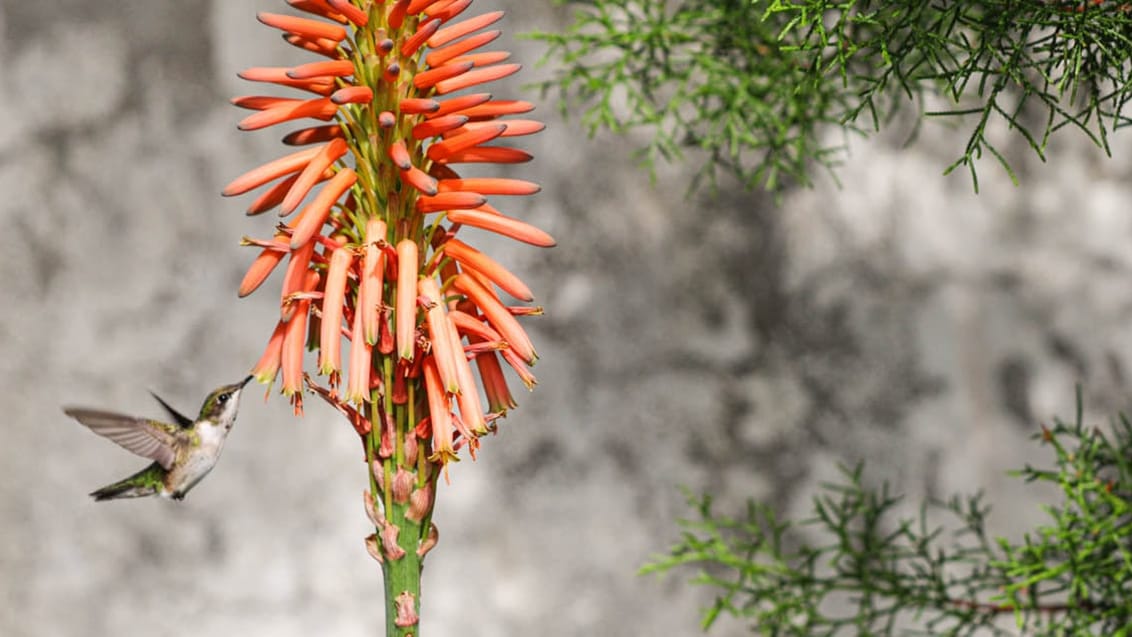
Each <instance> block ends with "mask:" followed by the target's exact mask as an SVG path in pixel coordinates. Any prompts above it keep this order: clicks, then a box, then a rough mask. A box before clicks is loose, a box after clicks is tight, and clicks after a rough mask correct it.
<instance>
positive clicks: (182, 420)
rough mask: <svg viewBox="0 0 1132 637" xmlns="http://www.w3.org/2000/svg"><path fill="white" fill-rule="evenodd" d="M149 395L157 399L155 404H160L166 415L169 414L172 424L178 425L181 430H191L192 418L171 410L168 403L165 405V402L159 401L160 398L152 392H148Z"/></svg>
mask: <svg viewBox="0 0 1132 637" xmlns="http://www.w3.org/2000/svg"><path fill="white" fill-rule="evenodd" d="M149 395H150V396H153V397H154V398H156V399H157V402H159V403H161V406H162V407H164V408H165V411H166V413H168V414H169V417H170V418H172V419H173V422H175V423H177V424H178V425H180V426H181V429H192V428H193V419H192V418H189V417H188V416H186V415H184V414H182V413H181V412H179V411H177V410H176V409H173V407H172V406H171V405H170V404H169V403H167V402H165V401H164V400H162V399H161V396H158V395H157V394H155V393H153V392H149Z"/></svg>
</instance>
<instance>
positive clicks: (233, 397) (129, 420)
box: [63, 376, 252, 501]
mask: <svg viewBox="0 0 1132 637" xmlns="http://www.w3.org/2000/svg"><path fill="white" fill-rule="evenodd" d="M251 379H252V377H251V376H248V377H247V378H245V379H244V380H242V381H240V382H238V383H234V384H232V385H224V386H223V387H218V388H217V389H215V390H213V392H212V393H211V394H209V395H208V398H205V399H204V404H203V405H201V408H200V415H199V416H197V418H196V420H193V419H191V418H189V417H188V416H185V415H182V414H181V413H180V412H178V411H177V410H176V409H173V407H171V406H170V405H169V403H167V402H165V401H164V400H162V399H161V397H160V396H158V395H157V394H154V393H153V392H150V394H151V395H152V396H153V397H154V398H155V399H157V402H159V403H161V406H162V407H163V408H164V409H165V411H166V412H167V413H168V414H169V417H170V418H172V420H173V423H167V422H162V421H160V420H151V419H148V418H137V417H134V416H126V415H123V414H117V413H113V412H109V411H102V410H100V409H86V408H83V407H64V408H63V413H65V414H67V415H68V416H70V417H71V418H74V419H75V420H77V421H79V422H80V423H82V424H83V425H85V426H86V427H87V428H89V429H90V430H91V431H93V432H94V433H96V434H98V435H100V436H104V437H106V438H109V439H110V440H112V441H114V442H116V443H118V444H119V445H121V446H122V447H124V448H126V449H128V450H130V451H132V452H134V453H136V454H138V455H139V456H142V457H145V458H149V459H151V460H153V464H151V465H149V466H148V467H146V468H145V469H142V470H141V471H139V472H137V473H135V474H134V475H132V476H130V477H128V478H126V479H124V480H121V481H119V482H115V483H114V484H109V485H107V486H105V487H102V488H101V489H98V490H97V491H95V492H93V493H91V494H90V495H91V496H92V497H93V498H94V499H95V500H98V501H101V500H115V499H118V498H140V497H143V496H147V495H160V496H161V497H163V498H172V499H174V500H182V499H184V497H185V494H186V493H188V492H189V490H190V489H192V488H193V487H194V486H196V484H197V483H198V482H200V481H201V479H202V478H204V476H206V475H208V472H209V471H212V467H213V466H215V465H216V460H217V459H218V458H219V457H220V451H221V450H222V449H223V448H224V441H225V439H227V438H228V433H229V432H230V431H232V425H233V424H235V422H236V410H237V409H238V408H239V406H240V392H241V391H243V389H244V385H247V384H248V381H250V380H251Z"/></svg>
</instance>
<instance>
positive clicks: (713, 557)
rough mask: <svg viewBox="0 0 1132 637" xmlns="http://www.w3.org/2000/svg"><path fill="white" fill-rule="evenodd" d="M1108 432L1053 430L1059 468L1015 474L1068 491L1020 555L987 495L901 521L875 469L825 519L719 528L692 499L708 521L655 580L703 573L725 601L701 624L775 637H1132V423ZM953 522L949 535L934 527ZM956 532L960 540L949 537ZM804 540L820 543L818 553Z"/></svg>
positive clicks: (651, 569) (765, 513) (727, 521)
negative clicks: (720, 621)
mask: <svg viewBox="0 0 1132 637" xmlns="http://www.w3.org/2000/svg"><path fill="white" fill-rule="evenodd" d="M1110 430H1111V432H1110V433H1105V432H1102V431H1101V430H1100V429H1098V428H1095V427H1087V426H1085V425H1084V424H1083V423H1082V417H1081V410H1080V408H1079V409H1078V413H1077V418H1076V421H1075V423H1073V424H1071V425H1070V424H1065V423H1062V422H1060V421H1058V422H1055V424H1054V425H1053V426H1052V427H1049V428H1043V429H1042V430H1041V432H1040V433H1039V434H1037V435H1036V436H1035V439H1036V440H1038V441H1040V443H1041V444H1044V445H1048V446H1049V447H1051V448H1052V450H1053V452H1054V460H1053V464H1052V466H1050V467H1048V468H1035V467H1029V466H1027V467H1026V468H1024V469H1022V470H1020V471H1016V472H1013V475H1015V476H1016V477H1019V478H1022V479H1023V480H1025V481H1027V482H1047V483H1051V484H1053V485H1055V486H1056V487H1057V488H1058V489H1059V491H1060V493H1061V497H1060V500H1059V501H1058V502H1056V503H1055V504H1053V505H1050V506H1046V507H1045V509H1044V510H1045V511H1046V513H1047V514H1048V519H1047V521H1046V523H1045V524H1043V525H1041V526H1039V527H1037V528H1036V529H1033V530H1031V531H1029V532H1027V533H1025V534H1024V536H1023V537H1022V540H1021V541H1010V540H1006V539H1001V538H999V539H992V538H990V537H989V536H988V534H987V531H986V525H985V521H986V516H987V514H988V511H989V509H988V507H987V506H985V505H984V504H983V502H982V499H981V497H980V496H975V497H969V498H959V497H955V498H952V499H951V500H950V501H948V502H946V503H930V504H924V505H922V506H921V508H920V514H919V515H918V516H917V517H913V518H903V519H902V518H900V517H898V516H897V515H896V514H895V513H894V509H896V508H897V507H898V506H899V505H900V503H901V498H900V497H899V496H897V495H895V494H893V493H892V492H891V491H890V490H889V488H888V486H887V485H885V486H882V487H880V488H879V489H872V488H869V487H867V486H865V484H864V483H863V481H862V468H861V467H860V466H858V467H857V468H855V469H851V470H849V469H847V470H845V471H844V476H845V479H844V480H843V481H842V482H841V483H840V484H831V485H825V486H824V487H823V490H822V492H821V493H820V494H819V495H818V496H817V497H815V498H814V501H813V516H812V517H811V518H809V519H807V520H803V521H801V522H798V523H792V522H783V521H780V520H778V519H777V518H776V517H775V515H774V512H773V511H772V510H771V509H770V508H769V507H767V506H765V505H760V504H756V503H753V502H751V503H748V506H747V510H746V512H745V515H744V516H742V517H740V518H732V517H728V516H723V515H719V514H716V513H715V512H714V511H713V510H712V501H711V498H710V497H709V496H704V497H702V498H699V497H690V503H691V504H692V506H693V507H694V508H695V509H696V512H697V515H698V517H697V519H693V520H684V521H682V522H681V526H682V527H683V533H682V537H681V539H680V540H679V542H677V544H676V545H675V546H673V547H672V548H671V549H670V550H669V552H668V553H667V554H665V555H660V556H657V557H655V558H654V561H653V562H652V563H651V564H648V565H647V566H645V567H644V569H643V572H646V573H663V572H667V571H670V570H673V569H676V568H678V567H684V566H687V565H692V566H696V567H698V568H699V569H700V573H699V575H698V576H697V577H696V578H695V579H694V580H693V582H694V583H697V584H702V585H706V586H708V587H710V588H712V589H713V590H714V591H715V593H716V599H715V603H714V604H713V605H712V606H711V607H710V608H709V609H707V611H706V612H705V615H704V620H703V625H704V627H705V628H708V627H710V626H711V625H712V624H713V623H714V622H715V620H716V619H717V618H718V617H719V616H720V615H721V614H727V615H732V616H735V617H737V618H740V619H742V620H745V621H748V622H750V624H751V626H752V628H753V630H754V632H755V633H757V634H761V635H798V636H803V635H805V636H811V635H830V636H832V635H976V634H978V635H1027V636H1035V637H1036V636H1044V635H1048V636H1050V637H1053V636H1060V635H1106V636H1107V635H1115V636H1124V637H1127V636H1128V635H1132V628H1130V627H1132V601H1129V600H1130V599H1132V424H1130V423H1129V421H1128V420H1127V419H1126V418H1124V417H1123V416H1121V417H1120V419H1119V420H1118V421H1117V422H1115V423H1113V425H1112V426H1111V428H1110ZM939 511H942V512H944V513H946V514H947V515H948V516H949V518H950V520H951V521H950V523H948V524H946V525H944V527H940V526H934V525H933V524H931V523H929V521H928V518H929V513H935V512H939ZM945 527H946V529H947V530H945ZM802 538H817V541H815V542H808V541H805V540H803V539H802Z"/></svg>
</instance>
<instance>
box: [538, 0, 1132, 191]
mask: <svg viewBox="0 0 1132 637" xmlns="http://www.w3.org/2000/svg"><path fill="white" fill-rule="evenodd" d="M571 4H574V5H575V6H576V12H575V19H574V23H573V25H572V26H570V27H569V28H568V29H567V30H566V31H565V32H564V33H536V34H533V37H534V38H536V39H539V40H541V41H543V42H545V43H547V44H548V45H549V51H548V53H547V55H546V60H553V61H555V64H556V65H557V66H558V67H560V69H561V70H560V71H558V72H557V74H556V75H555V76H554V77H552V78H551V79H550V80H548V81H546V82H545V83H544V84H543V88H544V90H557V91H558V92H559V95H560V96H561V98H562V100H561V106H562V108H563V110H564V111H566V112H573V111H574V110H575V109H577V108H580V112H581V118H582V121H583V123H584V125H586V126H587V127H588V128H589V130H590V132H591V134H592V133H593V132H595V131H597V130H599V129H602V128H607V129H610V130H612V131H615V132H619V133H623V132H626V131H629V130H634V129H644V130H646V131H647V132H649V133H650V135H651V139H650V140H649V141H648V142H647V143H646V145H645V147H644V148H642V149H641V156H642V159H643V160H644V161H645V163H646V164H648V165H650V166H651V165H652V164H653V162H655V161H656V160H657V159H664V160H669V161H671V160H676V159H680V158H681V157H682V153H683V151H684V150H685V149H688V148H696V149H699V150H701V151H703V152H705V153H706V154H707V155H708V161H704V162H703V163H702V167H701V168H700V169H699V171H698V173H697V176H696V180H695V182H694V183H693V188H695V187H698V186H699V185H701V184H703V183H704V180H705V179H706V180H707V181H708V182H710V183H712V184H714V181H715V178H716V172H717V170H722V171H723V172H724V173H726V174H730V175H732V176H734V177H736V178H738V179H739V180H740V181H741V182H742V183H743V184H744V185H745V186H746V187H749V188H760V187H761V188H766V189H768V190H771V191H777V190H780V189H781V188H783V187H786V186H790V185H794V184H802V185H810V184H811V183H812V176H811V171H812V169H813V167H814V166H818V167H822V168H825V169H832V168H833V167H835V166H836V165H837V164H838V163H839V162H840V161H841V160H842V159H843V157H844V146H843V145H831V144H830V142H829V138H830V136H829V135H828V134H827V133H828V132H829V131H831V130H836V129H839V128H840V129H844V130H848V131H853V132H855V133H859V134H868V133H869V132H873V131H878V130H880V128H881V126H882V125H883V124H885V123H888V122H891V121H892V119H893V117H894V116H895V115H896V114H897V113H898V112H899V111H900V109H901V108H907V107H909V106H910V107H912V108H915V109H916V112H917V113H918V114H919V115H921V116H928V117H933V118H947V119H953V120H956V121H957V122H958V123H959V125H960V126H961V127H962V128H963V130H965V131H966V136H967V142H966V144H965V145H964V146H963V148H962V150H961V151H960V155H959V156H958V157H957V158H956V159H955V161H954V162H953V163H952V164H951V165H950V166H948V167H947V168H946V170H945V172H947V173H950V172H951V171H953V170H955V169H957V168H964V169H966V170H967V171H968V172H969V174H970V176H971V179H972V182H973V185H974V187H975V189H976V190H977V189H978V175H977V173H976V163H977V162H978V160H979V159H982V158H984V157H985V156H987V155H989V156H991V157H993V158H994V159H995V160H996V161H997V162H998V163H999V164H1000V165H1001V166H1002V167H1003V168H1004V169H1005V170H1006V171H1007V173H1008V174H1009V175H1010V177H1011V179H1013V180H1014V181H1015V182H1017V179H1016V177H1015V175H1014V172H1013V170H1012V169H1011V167H1010V165H1009V163H1008V162H1007V160H1006V157H1005V156H1004V153H1003V150H1002V149H1001V147H1000V145H1001V144H1002V143H1003V142H1002V141H999V140H997V139H996V140H995V141H992V139H991V131H992V126H993V125H995V124H996V123H998V124H1002V123H1005V124H1006V128H1008V129H1009V131H1012V132H1013V133H1014V134H1016V135H1018V136H1021V138H1022V139H1024V141H1025V143H1026V144H1027V145H1028V146H1029V147H1030V148H1031V149H1032V150H1033V151H1034V152H1035V153H1036V154H1037V155H1038V157H1040V158H1041V159H1042V160H1043V161H1044V160H1045V156H1046V149H1047V145H1048V143H1049V139H1050V136H1051V135H1052V134H1053V133H1055V132H1057V131H1059V130H1061V129H1063V128H1071V129H1076V130H1078V131H1080V132H1082V133H1084V134H1085V135H1086V136H1088V138H1089V139H1090V140H1092V142H1093V143H1095V144H1096V145H1097V146H1099V147H1100V148H1101V149H1103V150H1104V152H1105V153H1106V154H1111V151H1110V147H1109V136H1110V134H1111V133H1112V132H1113V131H1115V130H1116V129H1117V128H1120V127H1121V126H1124V125H1125V124H1127V123H1128V119H1127V118H1126V117H1124V116H1123V115H1122V114H1121V111H1122V108H1123V106H1124V104H1125V102H1126V101H1127V100H1128V99H1129V97H1130V95H1132V88H1130V86H1129V82H1130V80H1132V63H1130V62H1132V3H1130V2H1112V1H1100V0H1087V1H1078V2H1063V1H1053V0H1047V1H1040V0H972V1H966V2H945V1H924V0H886V1H884V2H879V1H875V2H874V1H868V0H842V1H834V0H682V1H678V2H662V1H657V0H637V1H633V0H595V1H593V2H586V3H571ZM936 104H942V105H943V106H942V107H941V108H937V107H936V106H935V105H936Z"/></svg>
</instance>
